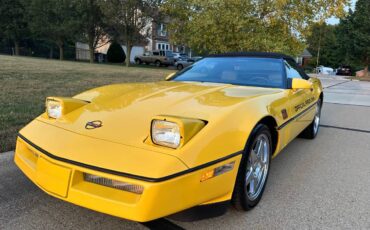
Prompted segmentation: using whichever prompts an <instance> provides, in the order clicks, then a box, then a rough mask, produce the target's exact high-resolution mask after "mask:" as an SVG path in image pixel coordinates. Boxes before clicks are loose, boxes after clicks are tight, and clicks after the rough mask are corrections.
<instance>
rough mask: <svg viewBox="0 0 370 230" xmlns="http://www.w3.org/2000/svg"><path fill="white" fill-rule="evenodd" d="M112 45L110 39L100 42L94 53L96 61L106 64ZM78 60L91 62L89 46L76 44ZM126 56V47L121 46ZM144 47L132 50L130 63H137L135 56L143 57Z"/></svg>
mask: <svg viewBox="0 0 370 230" xmlns="http://www.w3.org/2000/svg"><path fill="white" fill-rule="evenodd" d="M111 44H112V43H111V42H110V41H109V40H108V38H103V39H101V40H100V41H99V43H98V46H97V48H96V49H95V51H94V54H95V55H94V56H95V61H97V62H105V61H106V55H107V53H108V49H109V47H110V45H111ZM75 46H76V60H78V61H89V60H90V49H89V45H88V44H86V43H82V42H76V44H75ZM121 46H122V49H123V51H124V52H125V54H127V48H126V46H124V45H121ZM144 51H145V49H144V45H136V46H133V47H132V49H131V55H130V56H131V57H130V62H131V63H134V62H135V56H137V55H142V54H143V53H144Z"/></svg>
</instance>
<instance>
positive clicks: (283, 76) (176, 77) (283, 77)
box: [171, 56, 288, 89]
mask: <svg viewBox="0 0 370 230" xmlns="http://www.w3.org/2000/svg"><path fill="white" fill-rule="evenodd" d="M209 58H212V59H215V58H227V59H265V60H271V61H274V62H276V63H279V65H280V71H281V84H279V85H260V84H250V83H248V84H242V83H240V82H238V83H237V82H235V83H233V82H222V81H213V80H211V79H209V80H204V81H203V80H202V81H198V80H186V79H185V80H184V79H180V78H181V76H182V75H183V74H185V73H186V72H187V71H189V70H191V69H192V68H193V67H194V66H195V65H198V64H199V63H202V61H204V60H207V59H209ZM171 81H179V82H201V83H203V82H209V83H220V84H231V85H240V86H251V87H262V88H280V89H287V88H288V82H287V76H286V70H285V65H284V58H271V57H244V56H242V57H205V58H202V59H201V60H200V61H198V62H197V63H195V64H194V65H192V66H188V67H186V68H184V69H183V70H182V71H179V72H177V73H176V74H175V75H174V76H173V77H172V78H171Z"/></svg>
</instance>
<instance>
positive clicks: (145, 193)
mask: <svg viewBox="0 0 370 230" xmlns="http://www.w3.org/2000/svg"><path fill="white" fill-rule="evenodd" d="M322 102H323V92H322V87H321V83H320V81H319V80H318V79H316V78H310V77H308V76H307V75H306V74H305V73H304V72H303V71H302V70H301V69H300V68H299V67H297V65H296V63H295V61H294V59H292V58H291V57H289V56H285V55H282V54H276V53H228V54H222V55H211V56H208V57H206V58H203V59H202V60H200V61H198V62H196V63H195V64H194V65H192V66H189V67H187V68H185V69H183V70H182V71H180V72H178V73H175V74H172V75H170V76H168V77H167V79H166V81H162V82H155V83H133V84H117V85H110V86H104V87H100V88H96V89H92V90H89V91H86V92H83V93H81V94H78V95H76V96H74V97H72V98H62V97H48V98H47V99H46V111H45V113H44V114H42V115H40V116H39V117H37V118H36V119H35V120H33V121H32V122H31V123H30V124H28V125H27V126H26V127H25V128H23V129H22V130H21V131H20V133H19V135H18V139H17V147H16V154H15V162H16V164H17V165H18V167H19V168H20V169H21V170H22V171H23V172H24V173H25V174H26V176H27V177H28V178H29V179H30V180H32V181H33V182H34V183H35V184H36V185H37V186H39V187H40V188H41V189H42V190H44V191H45V192H46V193H48V194H50V195H52V196H54V197H57V198H59V199H62V200H65V201H68V202H71V203H74V204H77V205H80V206H83V207H86V208H90V209H93V210H96V211H99V212H103V213H107V214H110V215H114V216H118V217H122V218H126V219H130V220H134V221H139V222H146V221H150V220H154V219H157V218H161V217H166V216H171V217H172V218H177V219H180V220H181V219H182V220H191V219H193V220H194V219H200V218H204V217H210V216H216V215H220V214H222V213H224V212H225V210H226V207H227V205H228V204H229V203H230V202H231V203H233V204H234V205H235V206H236V207H237V208H238V209H241V210H249V209H251V208H253V207H254V206H256V205H257V203H258V202H259V201H260V199H261V197H262V194H263V191H264V188H265V185H266V181H267V178H268V175H269V169H270V162H271V158H273V157H275V156H276V155H277V154H278V153H279V152H280V151H281V150H282V149H283V148H284V147H285V146H286V145H287V144H288V143H289V142H291V141H292V140H293V139H294V138H295V137H297V136H298V135H300V136H302V137H305V138H309V139H313V138H315V136H316V134H317V132H318V130H319V123H320V111H321V106H322ZM287 167H289V165H288V166H287ZM208 208H211V209H208Z"/></svg>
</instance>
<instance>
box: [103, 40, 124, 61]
mask: <svg viewBox="0 0 370 230" xmlns="http://www.w3.org/2000/svg"><path fill="white" fill-rule="evenodd" d="M107 59H108V62H112V63H123V62H124V61H125V59H126V54H125V52H124V51H123V49H122V47H121V45H120V44H118V43H117V42H113V43H112V44H111V45H110V46H109V49H108V52H107Z"/></svg>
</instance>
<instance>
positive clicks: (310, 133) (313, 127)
mask: <svg viewBox="0 0 370 230" xmlns="http://www.w3.org/2000/svg"><path fill="white" fill-rule="evenodd" d="M321 107H322V102H321V99H319V100H318V101H317V103H316V105H315V116H314V118H313V121H312V122H311V124H310V125H309V126H307V128H306V129H305V130H303V131H302V133H301V134H299V137H301V138H305V139H314V138H315V137H316V136H317V133H318V132H319V129H320V119H321Z"/></svg>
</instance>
